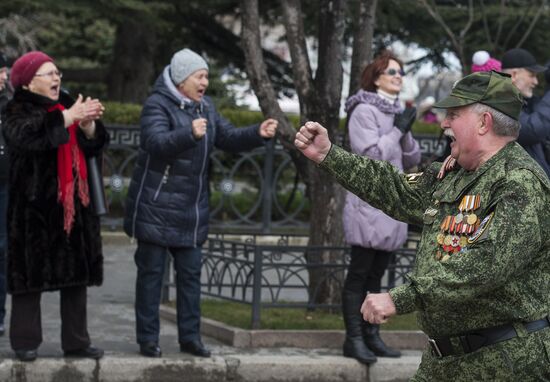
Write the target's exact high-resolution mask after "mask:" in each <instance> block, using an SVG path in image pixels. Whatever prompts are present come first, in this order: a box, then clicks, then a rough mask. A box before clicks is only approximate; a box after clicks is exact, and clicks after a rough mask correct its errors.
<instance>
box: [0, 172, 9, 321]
mask: <svg viewBox="0 0 550 382" xmlns="http://www.w3.org/2000/svg"><path fill="white" fill-rule="evenodd" d="M7 204H8V185H7V184H5V183H4V184H0V324H4V318H5V317H6V249H7V227H6V220H7V219H6V213H7V211H6V210H7Z"/></svg>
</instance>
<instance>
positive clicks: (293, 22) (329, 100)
mask: <svg viewBox="0 0 550 382" xmlns="http://www.w3.org/2000/svg"><path fill="white" fill-rule="evenodd" d="M345 4H346V1H345V0H322V1H321V2H320V18H319V25H320V27H319V54H318V57H319V59H318V60H319V61H318V65H317V72H316V75H315V79H313V76H312V70H311V67H310V63H309V57H308V53H307V49H306V42H305V35H304V27H303V16H302V12H301V3H300V1H299V0H282V9H283V22H284V24H285V29H286V38H287V42H288V44H289V50H290V55H291V58H292V63H291V64H292V72H293V78H294V83H295V87H296V92H297V93H298V98H299V100H300V112H301V120H302V121H307V120H313V121H318V122H319V123H321V124H322V125H323V126H325V127H326V128H327V130H328V132H329V136H330V138H331V140H333V141H334V140H335V137H336V135H337V132H338V125H339V121H340V118H339V111H340V103H341V96H342V79H343V69H342V61H343V53H344V28H345V17H344V16H345ZM241 5H242V6H241V9H242V17H243V23H242V25H243V26H242V28H243V30H242V38H243V49H244V51H245V56H246V62H247V73H248V76H249V79H250V81H251V85H252V87H253V89H254V91H255V93H256V96H257V97H258V99H259V102H260V107H261V108H262V111H263V112H264V114H267V115H270V116H274V117H276V118H278V119H279V122H280V123H281V122H283V123H282V126H281V128H280V132H279V133H278V134H279V138H280V139H281V141H283V144H285V145H286V147H287V148H288V149H289V151H290V153H291V155H294V158H295V163H296V164H297V166H298V170H299V171H300V173H301V174H302V175H303V176H304V178H305V182H306V186H307V193H308V196H309V198H310V200H311V206H312V208H311V210H312V212H311V216H310V233H309V235H310V236H309V245H310V249H309V250H308V252H307V254H306V258H307V261H308V264H309V265H314V267H311V268H310V269H311V270H310V272H309V284H310V298H311V299H312V302H315V303H321V304H338V303H339V302H340V292H341V287H342V281H343V272H337V273H331V272H329V271H327V269H325V268H323V267H316V265H318V264H319V265H324V264H329V263H340V262H341V261H342V260H343V252H342V251H341V250H340V251H338V250H328V249H320V250H318V249H314V247H315V248H323V247H324V248H326V247H334V246H340V245H342V244H343V230H342V208H343V201H344V192H343V189H342V188H341V187H340V186H339V185H338V184H337V183H336V182H335V181H334V179H332V178H331V177H330V176H329V175H327V174H326V173H325V172H323V171H321V170H319V169H318V168H317V166H315V165H314V164H313V163H312V162H309V161H307V159H305V157H303V156H302V155H301V154H300V153H299V152H298V151H297V150H296V149H295V148H294V145H293V142H294V135H295V130H294V129H292V127H291V126H290V125H288V126H287V121H286V118H285V117H280V116H281V114H282V113H281V114H279V113H280V109H279V108H278V105H277V100H276V94H275V93H274V92H273V91H272V86H271V84H270V81H269V77H268V76H267V72H266V70H265V63H264V62H263V58H262V55H261V50H260V48H261V47H260V31H259V15H258V1H257V0H242V1H241ZM361 48H364V46H363V47H361ZM280 118H283V119H282V120H281V119H280ZM296 154H298V155H296Z"/></svg>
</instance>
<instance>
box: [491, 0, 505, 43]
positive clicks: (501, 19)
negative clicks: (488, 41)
mask: <svg viewBox="0 0 550 382" xmlns="http://www.w3.org/2000/svg"><path fill="white" fill-rule="evenodd" d="M505 10H506V0H501V1H500V8H499V10H498V27H497V34H496V36H495V42H494V44H493V50H496V48H497V46H498V42H499V40H500V35H501V34H502V27H503V25H504V11H505Z"/></svg>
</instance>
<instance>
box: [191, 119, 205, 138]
mask: <svg viewBox="0 0 550 382" xmlns="http://www.w3.org/2000/svg"><path fill="white" fill-rule="evenodd" d="M206 126H208V120H207V119H206V118H197V119H194V120H193V122H192V126H191V129H192V130H193V136H194V137H195V139H197V140H198V139H201V138H202V137H204V134H206Z"/></svg>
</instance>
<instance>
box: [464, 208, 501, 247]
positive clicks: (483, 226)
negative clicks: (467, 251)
mask: <svg viewBox="0 0 550 382" xmlns="http://www.w3.org/2000/svg"><path fill="white" fill-rule="evenodd" d="M494 215H495V212H494V211H493V212H491V213H490V214H489V215H487V216H485V217H484V218H483V220H482V221H481V223H479V227H478V228H477V229H476V230H475V231H474V233H472V235H471V236H470V237H469V238H468V244H473V243H475V242H476V241H478V240H479V239H481V238H482V237H484V236H485V235H484V233H485V231H487V228H488V227H489V224H490V223H491V220H493V216H494Z"/></svg>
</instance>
